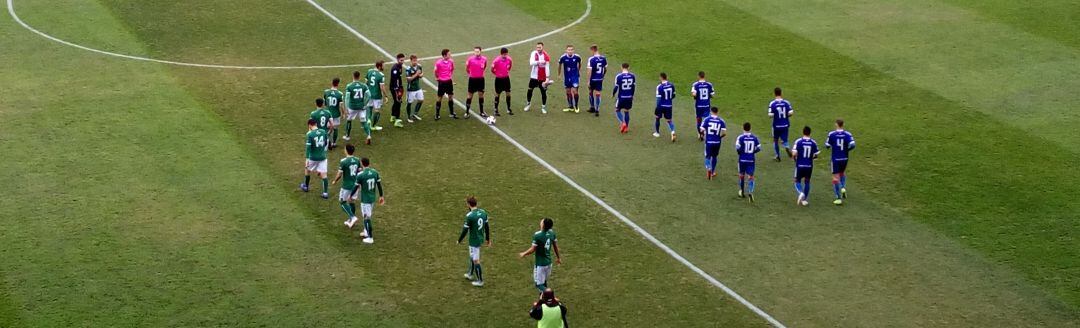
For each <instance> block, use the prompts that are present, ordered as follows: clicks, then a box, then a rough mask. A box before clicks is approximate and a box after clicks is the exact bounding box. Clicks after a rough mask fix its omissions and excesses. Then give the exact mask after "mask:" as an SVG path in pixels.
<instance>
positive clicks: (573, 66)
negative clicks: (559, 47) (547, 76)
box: [559, 45, 581, 113]
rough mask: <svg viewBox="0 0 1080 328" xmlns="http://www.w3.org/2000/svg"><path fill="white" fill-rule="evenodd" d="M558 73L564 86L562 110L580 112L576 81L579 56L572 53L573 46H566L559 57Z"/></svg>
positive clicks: (579, 68) (579, 72)
mask: <svg viewBox="0 0 1080 328" xmlns="http://www.w3.org/2000/svg"><path fill="white" fill-rule="evenodd" d="M559 74H560V75H562V77H563V87H565V88H566V109H563V112H574V113H580V112H581V109H580V108H578V82H579V80H580V79H581V56H578V54H576V53H574V46H573V45H568V46H566V53H565V54H563V55H562V57H559Z"/></svg>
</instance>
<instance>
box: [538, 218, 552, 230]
mask: <svg viewBox="0 0 1080 328" xmlns="http://www.w3.org/2000/svg"><path fill="white" fill-rule="evenodd" d="M541 222H543V226H544V231H548V230H551V227H554V226H555V220H552V219H551V218H544V220H543V221H541Z"/></svg>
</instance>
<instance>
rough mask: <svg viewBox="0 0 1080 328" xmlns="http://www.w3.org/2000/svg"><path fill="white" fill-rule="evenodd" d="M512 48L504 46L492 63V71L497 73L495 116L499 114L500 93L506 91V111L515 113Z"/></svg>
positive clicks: (511, 113)
mask: <svg viewBox="0 0 1080 328" xmlns="http://www.w3.org/2000/svg"><path fill="white" fill-rule="evenodd" d="M509 53H510V50H508V49H506V48H502V49H500V50H499V56H498V57H495V61H494V62H492V63H491V73H492V74H495V116H499V95H501V94H502V93H506V113H507V114H510V115H514V111H513V110H512V109H510V69H511V68H513V67H514V60H513V59H510V55H509Z"/></svg>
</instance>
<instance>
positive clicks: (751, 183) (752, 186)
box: [747, 177, 754, 194]
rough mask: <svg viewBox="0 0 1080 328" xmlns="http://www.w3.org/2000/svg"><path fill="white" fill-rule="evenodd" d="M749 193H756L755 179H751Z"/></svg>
mask: <svg viewBox="0 0 1080 328" xmlns="http://www.w3.org/2000/svg"><path fill="white" fill-rule="evenodd" d="M747 192H749V193H751V194H752V193H754V178H753V177H751V178H750V189H748V190H747Z"/></svg>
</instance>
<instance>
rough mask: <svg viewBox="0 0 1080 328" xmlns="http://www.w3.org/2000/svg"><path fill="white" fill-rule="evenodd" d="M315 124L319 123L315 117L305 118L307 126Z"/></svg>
mask: <svg viewBox="0 0 1080 328" xmlns="http://www.w3.org/2000/svg"><path fill="white" fill-rule="evenodd" d="M315 124H319V121H316V120H315V119H313V118H309V119H308V120H307V125H308V126H314V125H315Z"/></svg>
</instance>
